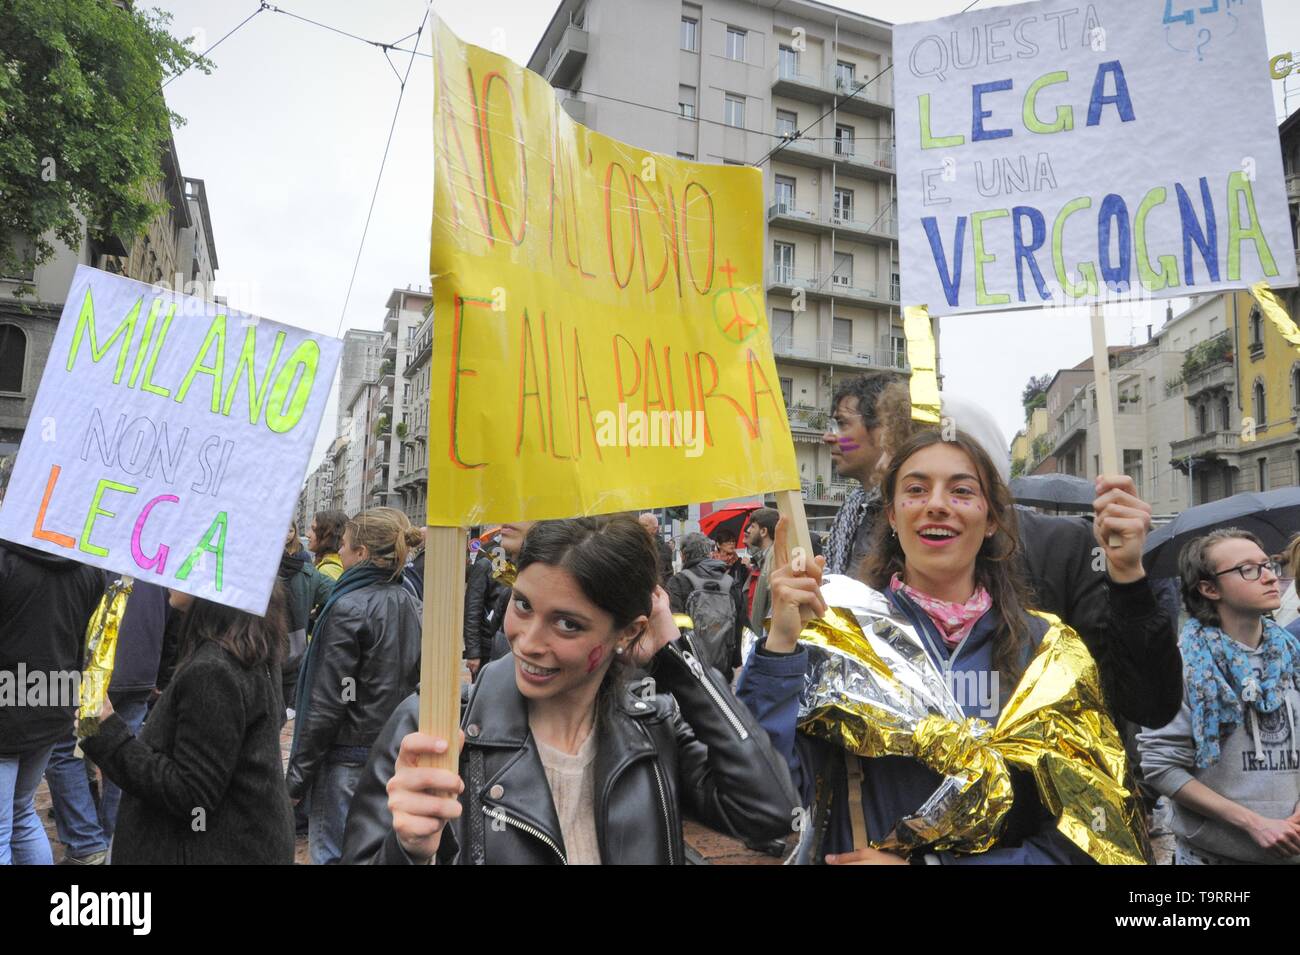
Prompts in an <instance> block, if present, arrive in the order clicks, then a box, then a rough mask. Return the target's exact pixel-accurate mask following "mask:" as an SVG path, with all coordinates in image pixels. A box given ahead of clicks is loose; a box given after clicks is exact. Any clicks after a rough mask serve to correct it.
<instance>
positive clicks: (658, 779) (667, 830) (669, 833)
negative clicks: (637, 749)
mask: <svg viewBox="0 0 1300 955" xmlns="http://www.w3.org/2000/svg"><path fill="white" fill-rule="evenodd" d="M651 765H652V766H653V767H654V771H655V785H657V786H658V787H659V808H660V809H662V810H663V813H664V841H665V844H666V845H667V846H668V864H669V865H672V864H673V827H672V824H671V822H670V821H669V819H668V796H667V794H666V793H665V792H664V777H663V774H661V773H660V772H659V760H658V758H655V759H654V760H652V761H651Z"/></svg>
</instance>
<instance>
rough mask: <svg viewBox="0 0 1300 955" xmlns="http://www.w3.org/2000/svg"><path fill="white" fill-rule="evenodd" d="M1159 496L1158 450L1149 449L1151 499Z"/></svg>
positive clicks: (1156, 448) (1155, 448) (1157, 448)
mask: <svg viewBox="0 0 1300 955" xmlns="http://www.w3.org/2000/svg"><path fill="white" fill-rule="evenodd" d="M1159 496H1160V448H1159V447H1158V446H1157V447H1154V448H1152V449H1151V499H1152V500H1153V501H1154V500H1155V499H1156V498H1157V497H1159Z"/></svg>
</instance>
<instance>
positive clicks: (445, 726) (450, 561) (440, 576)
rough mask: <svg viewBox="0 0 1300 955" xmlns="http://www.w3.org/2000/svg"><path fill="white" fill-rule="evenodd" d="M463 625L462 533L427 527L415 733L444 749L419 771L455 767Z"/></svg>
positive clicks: (463, 538)
mask: <svg viewBox="0 0 1300 955" xmlns="http://www.w3.org/2000/svg"><path fill="white" fill-rule="evenodd" d="M464 620H465V530H464V528H460V527H430V528H428V530H427V531H426V536H425V542H424V615H423V625H422V627H421V634H420V732H421V733H428V734H429V735H431V736H436V737H438V738H440V739H445V740H446V741H447V743H448V744H449V745H448V747H447V752H446V753H444V754H442V755H441V756H432V757H428V758H427V759H425V760H422V765H426V766H431V767H433V768H435V769H450V770H451V771H452V772H455V771H456V769H457V767H458V766H459V761H460V754H459V752H458V751H457V749H458V747H457V733H456V730H457V729H458V728H459V727H460V668H461V655H462V652H463V643H464V640H463V637H464Z"/></svg>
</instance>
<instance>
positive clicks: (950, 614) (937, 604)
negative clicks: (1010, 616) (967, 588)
mask: <svg viewBox="0 0 1300 955" xmlns="http://www.w3.org/2000/svg"><path fill="white" fill-rule="evenodd" d="M889 589H890V590H891V591H895V590H901V591H902V592H903V593H905V594H907V596H908V597H910V598H911V599H912V601H913V602H914V603H916V605H917V606H919V607H920V608H921V609H922V610H924V611H925V612H926V613H927V614H928V615H929V617H930V619H931V620H933V621H934V625H935V626H936V627H938V628H939V633H940V634H941V635H942V636H943V642H944V643H945V644H947V646H948V649H949V650H952V649H953V648H955V647H956V646H957V644H959V643H961V642H962V641H963V640H965V639H966V637H967V636H969V635H970V632H971V630H972V629H974V627H975V624H976V622H977V621H978V620H979V618H980V617H982V616H984V614H986V613H988V611H989V608H990V607H992V606H993V598H992V597H990V596H989V592H988V591H987V590H985V589H984V588H983V587H982V586H978V585H977V586H976V587H975V593H973V594H971V596H970V599H969V600H967V601H966V602H965V603H960V604H958V603H949V602H948V601H946V600H936V599H935V598H933V597H931V596H930V595H929V594H923V593H921V592H920V591H919V590H917V589H916V588H915V587H909V586H907V584H905V583H903V578H902V577H901V576H900V575H898V574H894V579H893V580H891V581H890V582H889Z"/></svg>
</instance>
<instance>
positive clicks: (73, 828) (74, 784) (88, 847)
mask: <svg viewBox="0 0 1300 955" xmlns="http://www.w3.org/2000/svg"><path fill="white" fill-rule="evenodd" d="M76 748H77V737H76V734H75V733H74V732H73V730H71V729H69V730H68V735H67V736H65V737H63V739H61V740H59V741H58V742H57V743H55V744H54V749H53V751H52V752H51V753H50V762H49V765H48V766H46V767H45V781H46V782H47V783H49V784H50V798H51V799H52V800H53V802H54V825H55V827H56V828H57V829H58V831H59V841H60V842H62V843H63V848H64V852H65V853H66V854H67V855H70V856H77V857H79V858H80V857H82V856H88V855H90V854H91V853H92V852H103V851H105V850H106V849H107V848H108V838H107V837H106V836H105V835H104V830H103V829H102V828H101V827H100V825H99V807H98V806H97V805H96V804H95V797H94V795H93V794H92V793H91V791H90V778H89V776H88V775H87V773H88V772H94V769H93V764H91V763H88V762H87V761H86V760H84V759H82V758H81V757H80V756H77V755H76Z"/></svg>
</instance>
